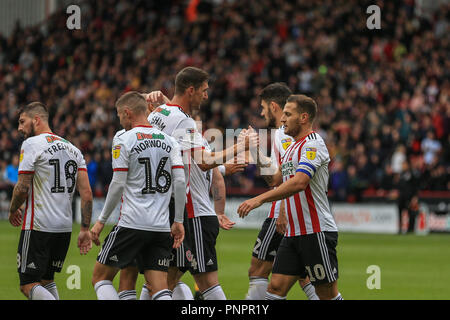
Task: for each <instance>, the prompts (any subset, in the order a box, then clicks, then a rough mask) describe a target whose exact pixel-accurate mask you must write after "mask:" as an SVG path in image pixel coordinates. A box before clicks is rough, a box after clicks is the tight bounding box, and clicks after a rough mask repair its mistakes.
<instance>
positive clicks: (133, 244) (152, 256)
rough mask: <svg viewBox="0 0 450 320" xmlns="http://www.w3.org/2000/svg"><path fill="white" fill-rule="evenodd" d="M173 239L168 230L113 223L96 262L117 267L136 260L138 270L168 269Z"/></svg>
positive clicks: (125, 265) (127, 264) (128, 264)
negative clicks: (152, 229) (121, 225)
mask: <svg viewBox="0 0 450 320" xmlns="http://www.w3.org/2000/svg"><path fill="white" fill-rule="evenodd" d="M172 245H173V239H172V237H171V236H170V232H153V231H145V230H137V229H131V228H125V227H120V226H115V227H114V228H113V229H112V230H111V232H110V233H109V234H108V236H107V237H106V239H105V242H104V243H103V246H102V250H101V251H100V253H99V254H98V257H97V261H98V262H100V263H102V264H105V265H108V266H111V267H115V268H119V269H123V268H125V267H127V266H130V265H131V264H132V263H133V261H134V260H135V259H136V261H137V267H138V268H139V270H141V271H145V270H158V271H165V272H167V270H168V267H169V259H170V252H171V249H172Z"/></svg>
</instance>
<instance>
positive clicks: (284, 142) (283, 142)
mask: <svg viewBox="0 0 450 320" xmlns="http://www.w3.org/2000/svg"><path fill="white" fill-rule="evenodd" d="M291 143H292V139H291V138H286V139H283V140H281V145H282V146H283V149H284V150H286V149H287V148H289V146H290V145H291Z"/></svg>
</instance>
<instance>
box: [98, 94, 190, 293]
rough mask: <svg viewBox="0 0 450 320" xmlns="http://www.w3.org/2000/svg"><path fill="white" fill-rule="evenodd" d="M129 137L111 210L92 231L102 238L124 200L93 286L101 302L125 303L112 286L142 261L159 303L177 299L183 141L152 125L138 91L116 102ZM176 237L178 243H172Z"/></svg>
mask: <svg viewBox="0 0 450 320" xmlns="http://www.w3.org/2000/svg"><path fill="white" fill-rule="evenodd" d="M116 109H117V113H118V116H119V119H120V123H121V125H122V126H123V127H124V129H125V130H126V132H124V133H123V134H122V135H120V136H119V137H118V138H117V140H116V143H117V144H116V146H114V147H113V170H114V175H113V179H112V181H111V184H110V186H109V190H108V195H107V197H106V202H105V206H104V208H103V210H102V213H101V215H100V218H99V220H98V221H97V222H96V224H95V225H94V227H93V228H92V229H91V234H92V239H93V241H94V243H95V244H97V245H99V240H98V237H99V234H100V232H101V231H102V229H103V227H104V223H105V222H106V220H107V219H108V217H109V215H110V214H111V212H112V210H113V209H114V208H115V207H116V205H117V204H118V202H119V201H120V200H119V199H120V197H121V196H122V205H121V215H120V220H119V222H118V224H117V226H116V227H115V228H114V229H113V230H112V231H111V233H110V234H109V235H108V237H107V238H106V240H105V243H104V245H103V247H102V250H101V252H100V254H99V255H98V257H97V263H96V265H95V267H94V272H93V276H92V284H93V285H94V288H95V291H96V294H97V297H98V298H99V299H111V300H117V299H119V297H118V294H117V292H116V290H115V289H114V287H113V285H112V280H113V279H114V277H115V275H116V274H117V272H118V271H119V270H120V268H123V267H125V266H127V265H129V264H130V262H132V261H133V260H134V259H137V260H138V264H139V268H140V269H141V270H143V271H144V277H145V279H146V282H147V283H148V284H149V286H150V287H151V291H152V292H151V295H152V299H153V300H171V292H170V291H169V290H168V287H167V270H168V266H169V259H170V254H171V248H172V247H174V248H177V247H178V246H180V244H181V242H182V241H183V238H184V228H183V210H184V203H185V188H186V186H185V179H184V170H183V169H184V166H183V162H182V159H181V152H180V149H179V146H178V144H177V142H176V141H175V140H174V139H173V138H172V137H170V136H168V135H167V134H164V133H163V132H161V131H160V130H158V129H155V128H153V127H151V126H150V125H149V124H148V121H147V117H146V110H147V102H146V100H145V98H144V97H143V96H142V95H141V94H140V93H138V92H128V93H126V94H124V95H123V96H122V97H120V98H119V100H118V101H117V102H116ZM172 190H173V192H174V194H175V221H174V223H173V224H172V226H170V224H169V202H170V197H171V195H172ZM171 237H173V239H172V238H171Z"/></svg>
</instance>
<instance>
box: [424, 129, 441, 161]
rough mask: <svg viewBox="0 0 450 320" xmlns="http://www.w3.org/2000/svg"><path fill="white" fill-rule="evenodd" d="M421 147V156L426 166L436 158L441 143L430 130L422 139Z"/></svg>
mask: <svg viewBox="0 0 450 320" xmlns="http://www.w3.org/2000/svg"><path fill="white" fill-rule="evenodd" d="M421 148H422V151H423V158H424V161H425V164H426V165H427V166H431V165H433V164H435V163H436V161H437V160H438V157H437V156H438V154H439V152H440V151H441V149H442V145H441V143H440V142H439V141H438V140H436V139H435V136H434V132H433V131H432V130H430V131H428V132H427V136H426V138H425V139H423V140H422V144H421Z"/></svg>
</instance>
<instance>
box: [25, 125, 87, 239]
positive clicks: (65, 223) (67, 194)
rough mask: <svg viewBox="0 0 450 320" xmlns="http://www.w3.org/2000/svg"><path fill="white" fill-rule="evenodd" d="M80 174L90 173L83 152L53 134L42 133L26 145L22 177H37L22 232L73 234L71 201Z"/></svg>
mask: <svg viewBox="0 0 450 320" xmlns="http://www.w3.org/2000/svg"><path fill="white" fill-rule="evenodd" d="M80 170H84V171H86V170H87V169H86V163H85V161H84V158H83V155H82V153H81V151H80V150H79V149H78V148H76V147H75V146H74V145H72V144H71V143H70V142H69V141H67V140H65V139H63V138H61V137H59V136H57V135H55V134H53V133H50V132H48V133H42V134H40V135H37V136H34V137H30V138H28V139H26V140H25V141H24V142H23V144H22V148H21V151H20V164H19V174H27V173H28V174H31V173H33V174H34V176H33V182H32V184H31V190H30V192H29V194H28V198H27V201H26V204H25V211H24V213H23V225H22V230H37V231H44V232H71V231H72V198H73V194H74V191H75V187H76V182H77V177H78V171H80Z"/></svg>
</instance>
